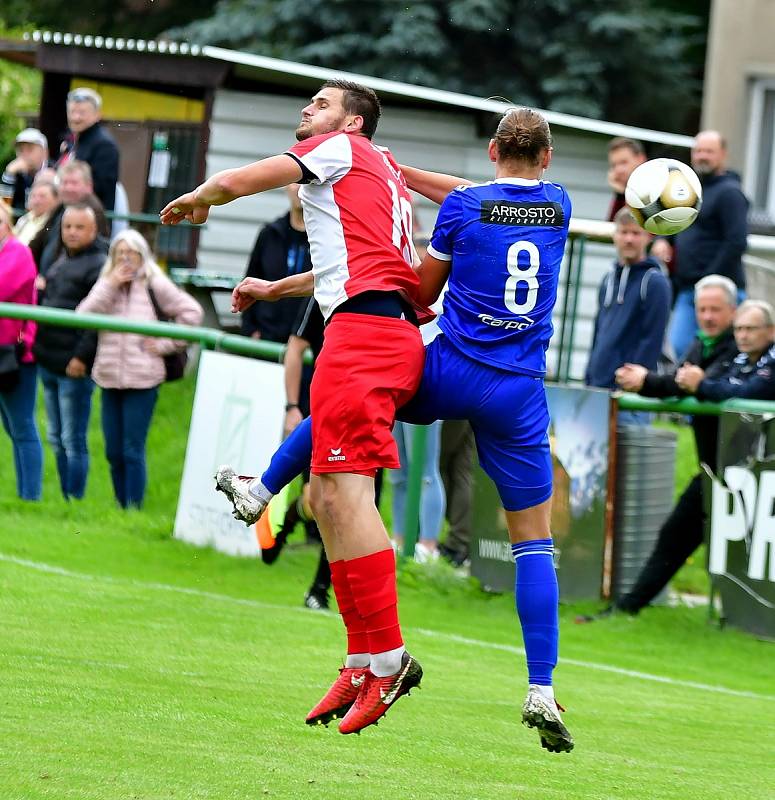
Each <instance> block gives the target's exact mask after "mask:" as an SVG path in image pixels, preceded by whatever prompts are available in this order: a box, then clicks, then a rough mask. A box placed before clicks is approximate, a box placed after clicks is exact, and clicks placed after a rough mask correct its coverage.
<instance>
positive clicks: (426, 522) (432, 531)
mask: <svg viewBox="0 0 775 800" xmlns="http://www.w3.org/2000/svg"><path fill="white" fill-rule="evenodd" d="M416 428H417V426H416V425H410V424H409V423H407V422H396V424H395V427H394V428H393V436H394V438H395V440H396V444H397V445H398V458H399V460H400V461H401V467H400V469H391V470H390V471H389V472H388V480H389V481H390V484H391V486H392V487H393V530H395V531H400V532H403V529H404V520H405V519H406V492H407V479H408V477H409V459H410V458H411V456H412V441H413V438H414V437H413V433H414V429H416ZM427 431H428V432H427V436H426V439H425V462H424V464H423V471H422V494H421V495H420V534H419V538H420V539H423V540H426V541H427V540H431V541H438V538H439V534H440V533H441V526H442V524H443V522H444V510H445V506H446V498H445V495H444V484H443V483H442V480H441V473H440V472H439V454H440V452H441V422H434V423H432V424H431V425H428V426H427Z"/></svg>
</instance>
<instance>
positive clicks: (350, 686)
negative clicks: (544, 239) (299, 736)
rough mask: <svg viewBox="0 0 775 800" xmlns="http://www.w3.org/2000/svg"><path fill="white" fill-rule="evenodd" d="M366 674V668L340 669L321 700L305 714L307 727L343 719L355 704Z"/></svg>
mask: <svg viewBox="0 0 775 800" xmlns="http://www.w3.org/2000/svg"><path fill="white" fill-rule="evenodd" d="M367 672H369V670H368V667H354V668H353V667H342V668H341V669H340V670H339V677H338V678H337V679H336V680H335V681H334V682H333V684H332V685H331V688H330V689H329V690H328V691H327V692H326V693H325V695H324V697H323V699H322V700H321V701H320V702H319V703H318V704H317V705H316V706H315V707H314V708H313V709H312V711H310V712H309V714H307V725H328V723H329V722H331V720H332V719H339V718H340V717H343V716H344V715H345V714H346V713H347V712H348V711H349V710H350V706H352V704H353V703H354V702H355V698H356V697H357V696H358V692H360V690H361V687H362V686H363V684H364V682H365V680H366V673H367ZM369 674H371V673H369Z"/></svg>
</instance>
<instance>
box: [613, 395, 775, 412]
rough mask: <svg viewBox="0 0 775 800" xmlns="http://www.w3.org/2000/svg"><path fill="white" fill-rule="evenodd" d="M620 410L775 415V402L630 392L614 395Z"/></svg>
mask: <svg viewBox="0 0 775 800" xmlns="http://www.w3.org/2000/svg"><path fill="white" fill-rule="evenodd" d="M614 397H615V398H616V400H617V402H618V403H619V408H623V409H626V410H627V411H653V412H656V413H662V412H678V413H679V414H690V415H692V416H695V415H700V416H715V417H717V416H719V415H720V414H723V413H724V412H725V411H736V412H738V413H740V414H775V402H771V401H767V400H743V399H737V400H725V401H724V402H723V403H710V402H706V401H704V400H697V399H696V398H694V397H683V398H679V397H671V398H667V399H665V400H659V399H657V398H654V397H641V396H640V395H638V394H630V393H629V392H622V393H616V394H615V395H614Z"/></svg>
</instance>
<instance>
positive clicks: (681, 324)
mask: <svg viewBox="0 0 775 800" xmlns="http://www.w3.org/2000/svg"><path fill="white" fill-rule="evenodd" d="M745 298H746V294H745V289H738V290H737V302H738V304H739V303H742V302H743V300H745ZM696 335H697V318H696V317H695V315H694V288H693V287H692V288H691V289H681V291H680V292H678V294H677V295H676V296H675V303H674V305H673V313H672V315H671V317H670V325H669V327H668V332H667V338H668V341H669V342H670V346H671V347H672V348H673V355H674V356H675V359H676V361H677V362H678V363H679V364H680V363H681V361H682V359H683V357H684V356H685V355H686V351H687V350H688V349H689V345H690V344H691V343H692V339H694V337H695V336H696Z"/></svg>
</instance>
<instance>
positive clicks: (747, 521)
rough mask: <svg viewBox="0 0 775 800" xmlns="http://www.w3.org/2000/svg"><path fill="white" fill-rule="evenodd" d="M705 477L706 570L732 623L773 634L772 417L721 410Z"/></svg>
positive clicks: (774, 444) (774, 446) (774, 466)
mask: <svg viewBox="0 0 775 800" xmlns="http://www.w3.org/2000/svg"><path fill="white" fill-rule="evenodd" d="M718 454H719V459H718V473H717V475H716V476H714V477H713V478H711V477H710V476H706V478H705V485H704V493H703V496H704V499H705V505H706V510H707V511H708V519H707V523H706V529H705V533H706V540H707V542H708V571H709V572H710V574H711V578H712V580H713V584H714V586H715V588H716V589H717V590H718V591H719V592H720V595H721V602H722V605H723V614H724V617H725V618H726V620H727V622H728V623H729V624H730V625H734V626H735V627H736V628H742V629H743V630H746V631H750V632H751V633H756V634H759V635H761V636H767V637H770V638H772V637H775V420H774V419H771V418H769V417H768V416H765V415H759V414H734V413H726V414H723V415H722V417H721V421H720V429H719V449H718Z"/></svg>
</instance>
